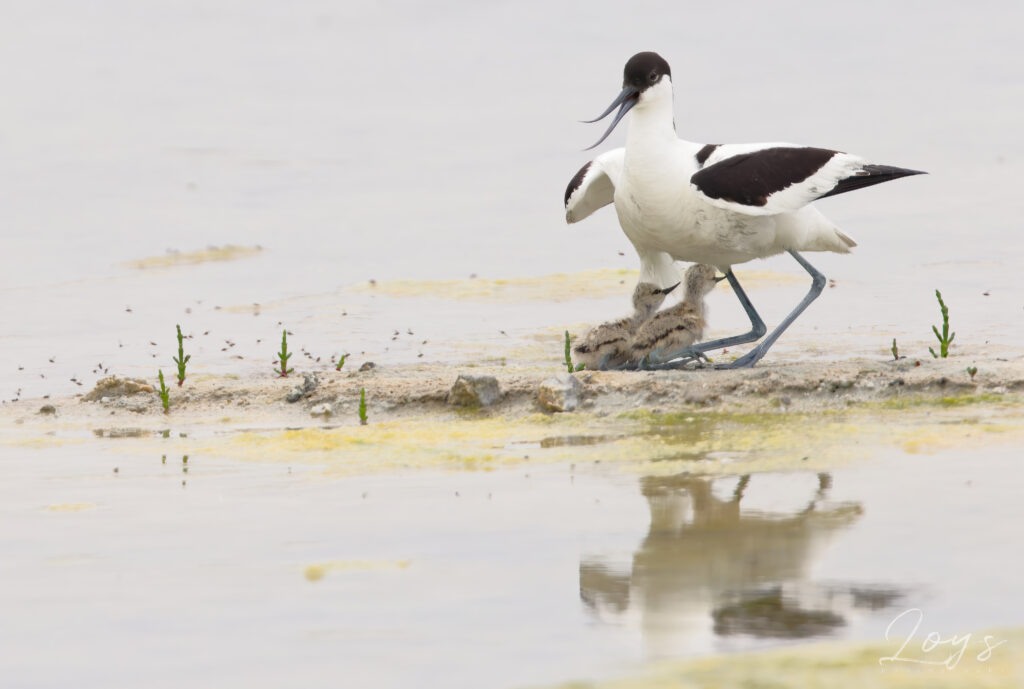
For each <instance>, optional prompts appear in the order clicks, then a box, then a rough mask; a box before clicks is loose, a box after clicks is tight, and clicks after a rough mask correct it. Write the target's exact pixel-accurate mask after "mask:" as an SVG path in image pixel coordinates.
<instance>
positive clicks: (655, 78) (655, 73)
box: [647, 72, 658, 84]
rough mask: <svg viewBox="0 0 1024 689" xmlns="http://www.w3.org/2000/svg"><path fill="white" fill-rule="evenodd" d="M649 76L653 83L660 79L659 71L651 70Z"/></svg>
mask: <svg viewBox="0 0 1024 689" xmlns="http://www.w3.org/2000/svg"><path fill="white" fill-rule="evenodd" d="M647 78H648V79H649V80H650V82H651V83H652V84H653V83H654V82H656V81H657V80H658V73H657V72H651V73H650V75H648V77H647Z"/></svg>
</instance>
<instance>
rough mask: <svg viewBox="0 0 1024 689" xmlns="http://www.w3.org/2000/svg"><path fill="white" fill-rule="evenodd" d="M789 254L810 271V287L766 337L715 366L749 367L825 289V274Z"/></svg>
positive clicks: (791, 252)
mask: <svg viewBox="0 0 1024 689" xmlns="http://www.w3.org/2000/svg"><path fill="white" fill-rule="evenodd" d="M789 254H790V256H792V257H793V258H795V259H796V262H797V263H799V264H800V265H801V266H803V268H804V270H806V271H807V272H808V273H810V275H811V289H810V290H809V291H808V292H807V294H806V295H805V296H804V298H803V299H802V300H801V301H800V303H799V304H797V305H796V308H795V309H793V311H792V312H791V313H790V314H789V315H788V316H786V317H785V318H784V319H783V321H782V322H781V323H779V325H778V327H777V328H775V330H773V331H772V332H771V334H770V335H768V337H766V338H764V339H763V340H762V341H761V342H760V343H759V344H758V345H757V346H756V347H754V348H753V349H751V350H750V351H749V352H747V353H746V354H744V355H743V356H741V357H740V358H739V359H737V360H736V361H733V362H731V363H728V364H718V365H717V366H715V368H750V367H751V366H753V365H754V364H756V363H757V362H758V361H760V360H761V357H763V356H764V355H765V354H767V353H768V350H769V349H771V347H772V345H773V344H775V341H776V340H777V339H779V336H780V335H781V334H782V333H783V332H785V330H786V328H788V327H789V326H790V325H791V324H792V323H793V321H795V320H796V319H797V317H798V316H799V315H800V314H801V313H803V312H804V309H806V308H807V307H808V306H810V305H811V302H812V301H814V300H815V299H817V298H818V295H819V294H821V291H822V290H823V289H825V276H824V275H822V274H821V273H820V272H818V269H817V268H815V267H814V266H812V265H811V264H810V263H808V262H807V260H806V259H805V258H804V257H803V256H801V255H800V254H798V253H797V252H795V251H793V250H790V252H789Z"/></svg>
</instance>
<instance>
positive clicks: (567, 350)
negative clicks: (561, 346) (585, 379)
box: [565, 330, 586, 373]
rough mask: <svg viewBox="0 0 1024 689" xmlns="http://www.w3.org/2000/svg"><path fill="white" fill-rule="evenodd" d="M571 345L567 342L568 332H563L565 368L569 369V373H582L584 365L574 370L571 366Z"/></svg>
mask: <svg viewBox="0 0 1024 689" xmlns="http://www.w3.org/2000/svg"><path fill="white" fill-rule="evenodd" d="M571 346H572V343H571V341H570V340H569V331H568V330H566V331H565V367H566V368H567V369H569V373H575V372H576V371H582V370H583V369H584V368H585V367H586V364H580V365H578V366H576V367H575V368H574V367H573V365H572V349H571Z"/></svg>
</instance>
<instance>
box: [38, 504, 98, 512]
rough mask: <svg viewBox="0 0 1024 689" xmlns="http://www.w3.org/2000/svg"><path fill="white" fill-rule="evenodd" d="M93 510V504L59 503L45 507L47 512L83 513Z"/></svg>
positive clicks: (94, 505)
mask: <svg viewBox="0 0 1024 689" xmlns="http://www.w3.org/2000/svg"><path fill="white" fill-rule="evenodd" d="M95 508H96V503H94V502H61V503H56V504H53V505H47V506H46V509H47V511H49V512H85V511H86V510H92V509H95Z"/></svg>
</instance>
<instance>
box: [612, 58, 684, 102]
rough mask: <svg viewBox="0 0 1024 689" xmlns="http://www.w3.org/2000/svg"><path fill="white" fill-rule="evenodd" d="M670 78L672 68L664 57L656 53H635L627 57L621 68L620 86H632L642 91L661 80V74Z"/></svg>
mask: <svg viewBox="0 0 1024 689" xmlns="http://www.w3.org/2000/svg"><path fill="white" fill-rule="evenodd" d="M666 75H667V76H668V77H669V78H670V79H671V78H672V68H671V67H669V66H668V63H667V62H665V58H663V57H662V56H661V55H658V54H657V53H650V52H648V53H637V54H636V55H634V56H633V57H631V58H629V62H627V63H626V68H625V69H624V70H622V88H629V87H632V88H634V89H636V90H637V92H638V93H643V92H644V91H646V90H647V89H649V88H650V87H652V86H654V85H655V84H657V83H658V82H659V81H661V78H662V77H663V76H666Z"/></svg>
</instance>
